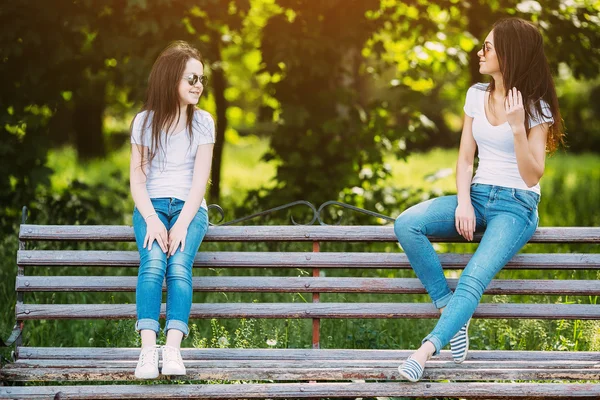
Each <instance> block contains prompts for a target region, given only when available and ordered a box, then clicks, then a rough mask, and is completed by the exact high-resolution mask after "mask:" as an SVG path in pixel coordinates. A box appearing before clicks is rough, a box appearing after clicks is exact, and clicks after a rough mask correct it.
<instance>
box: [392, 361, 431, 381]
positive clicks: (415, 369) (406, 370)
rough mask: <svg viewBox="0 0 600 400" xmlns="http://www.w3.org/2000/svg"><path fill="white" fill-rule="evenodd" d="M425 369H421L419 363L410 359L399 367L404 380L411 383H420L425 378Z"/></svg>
mask: <svg viewBox="0 0 600 400" xmlns="http://www.w3.org/2000/svg"><path fill="white" fill-rule="evenodd" d="M424 370H425V369H424V368H423V367H421V364H419V363H418V362H417V361H415V360H413V359H412V358H410V357H408V358H407V359H406V361H404V363H402V365H401V366H399V367H398V372H399V373H400V375H402V376H403V377H404V378H406V379H408V380H409V381H411V382H418V381H419V380H420V379H421V378H422V377H423V371H424Z"/></svg>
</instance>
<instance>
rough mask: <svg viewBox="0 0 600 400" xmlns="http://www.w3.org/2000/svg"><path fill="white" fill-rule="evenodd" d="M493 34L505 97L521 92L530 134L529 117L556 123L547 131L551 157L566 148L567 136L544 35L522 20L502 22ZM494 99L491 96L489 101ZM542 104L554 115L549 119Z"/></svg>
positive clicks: (547, 145) (496, 24)
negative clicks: (516, 91) (547, 106)
mask: <svg viewBox="0 0 600 400" xmlns="http://www.w3.org/2000/svg"><path fill="white" fill-rule="evenodd" d="M492 31H493V32H494V48H495V49H496V54H497V55H498V63H499V66H500V72H501V73H502V79H503V81H504V88H505V90H506V93H504V96H506V95H507V94H508V91H509V90H510V89H511V88H513V87H516V88H517V89H518V90H519V91H520V92H521V94H522V96H523V106H524V108H525V129H526V131H527V134H529V129H530V126H529V118H530V117H532V116H533V118H534V119H536V118H537V119H539V117H541V116H544V117H546V118H550V117H552V118H553V119H554V124H552V126H550V128H549V130H548V138H547V140H546V150H547V151H548V152H550V153H551V152H553V151H555V150H556V149H557V148H558V147H559V146H560V145H564V136H565V134H564V126H563V121H562V117H561V115H560V110H559V108H558V97H557V95H556V89H555V87H554V81H553V79H552V74H551V73H550V66H549V65H548V60H547V59H546V55H545V54H544V40H543V38H542V34H541V33H540V31H539V30H538V29H537V28H536V27H535V25H533V24H532V23H531V22H528V21H525V20H523V19H520V18H505V19H501V20H499V21H498V22H496V23H495V24H494V26H493V28H492ZM494 89H495V82H494V80H493V79H492V81H491V82H490V85H489V87H488V90H489V91H490V92H493V91H494ZM491 99H492V96H490V101H491ZM540 100H544V101H545V102H546V103H548V105H549V107H550V110H549V111H550V114H551V115H547V114H548V109H546V110H543V109H542V103H541V101H540ZM532 114H533V115H532Z"/></svg>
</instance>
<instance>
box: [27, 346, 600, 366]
mask: <svg viewBox="0 0 600 400" xmlns="http://www.w3.org/2000/svg"><path fill="white" fill-rule="evenodd" d="M413 352H414V350H371V349H219V348H205V349H199V348H183V349H181V354H182V357H183V358H184V359H186V360H191V359H196V360H234V361H237V360H255V359H256V360H278V361H281V360H288V361H295V360H356V359H362V360H392V361H398V360H404V359H406V358H407V357H408V356H409V355H411V354H412V353H413ZM16 353H17V355H18V359H20V360H22V359H23V360H27V359H37V360H40V359H79V360H129V361H137V359H138V356H139V354H140V349H139V348H131V347H129V348H123V347H118V348H115V347H18V348H17V349H16ZM435 360H440V361H451V360H452V355H451V353H450V351H449V350H442V351H441V352H440V355H439V356H437V357H435ZM468 360H469V361H470V362H474V361H483V362H486V361H499V362H505V361H522V362H524V363H537V362H543V361H547V362H562V361H565V362H570V361H572V362H578V361H582V362H589V361H591V362H595V363H599V362H600V358H599V354H598V352H595V351H532V350H528V351H520V350H469V358H468Z"/></svg>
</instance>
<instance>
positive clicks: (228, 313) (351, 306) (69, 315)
mask: <svg viewBox="0 0 600 400" xmlns="http://www.w3.org/2000/svg"><path fill="white" fill-rule="evenodd" d="M15 308H16V315H17V320H35V319H122V318H134V317H135V315H136V311H135V304H17V305H16V307H15ZM161 315H162V316H163V317H164V316H165V305H164V304H163V305H162V307H161ZM473 316H474V318H509V319H523V318H525V319H582V320H583V319H600V305H590V304H491V303H484V304H480V305H479V306H478V307H477V310H476V311H475V314H474V315H473ZM437 317H439V313H438V311H437V310H436V309H435V307H434V306H433V305H432V304H426V303H303V304H296V303H223V304H219V303H210V304H192V310H191V313H190V318H437Z"/></svg>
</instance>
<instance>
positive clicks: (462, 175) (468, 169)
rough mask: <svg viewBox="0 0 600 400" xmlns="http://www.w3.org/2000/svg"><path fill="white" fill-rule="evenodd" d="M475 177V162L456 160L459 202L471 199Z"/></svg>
mask: <svg viewBox="0 0 600 400" xmlns="http://www.w3.org/2000/svg"><path fill="white" fill-rule="evenodd" d="M472 179H473V163H470V162H467V161H464V160H461V159H460V158H459V159H458V161H457V162H456V191H457V194H458V203H459V204H461V203H466V202H470V201H471V180H472Z"/></svg>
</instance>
